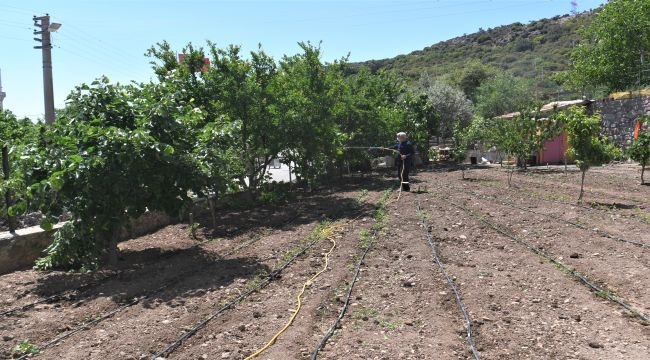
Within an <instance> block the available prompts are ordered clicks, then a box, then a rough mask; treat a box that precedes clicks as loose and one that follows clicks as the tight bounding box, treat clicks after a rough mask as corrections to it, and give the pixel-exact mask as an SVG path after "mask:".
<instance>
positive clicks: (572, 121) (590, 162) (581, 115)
mask: <svg viewBox="0 0 650 360" xmlns="http://www.w3.org/2000/svg"><path fill="white" fill-rule="evenodd" d="M557 117H558V118H560V119H562V121H563V122H564V123H565V124H566V125H565V128H566V131H567V134H568V140H569V149H568V150H567V155H569V156H570V157H572V158H573V159H575V162H576V165H577V166H578V168H579V169H580V171H581V172H582V176H581V179H580V195H579V196H578V202H581V201H582V196H583V194H584V183H585V174H586V173H587V170H589V168H591V167H592V166H600V165H602V164H604V163H607V162H609V161H610V160H611V158H612V151H611V147H610V146H608V143H607V139H606V138H601V137H599V134H600V131H601V125H600V117H599V116H598V115H597V114H596V115H591V116H589V115H586V113H585V108H584V107H571V108H569V109H568V110H565V111H563V112H562V113H561V114H558V115H557Z"/></svg>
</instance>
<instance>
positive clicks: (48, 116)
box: [33, 14, 60, 124]
mask: <svg viewBox="0 0 650 360" xmlns="http://www.w3.org/2000/svg"><path fill="white" fill-rule="evenodd" d="M33 20H34V26H37V27H40V30H34V34H35V35H38V34H40V35H41V38H40V39H38V38H34V40H36V41H39V42H41V45H40V46H34V49H41V51H42V53H43V100H44V103H45V123H46V124H53V123H54V86H53V85H52V41H51V36H50V32H51V31H54V30H56V29H58V26H60V24H56V25H57V27H56V28H54V27H52V29H51V28H50V27H51V25H53V24H50V16H49V15H48V14H45V16H38V17H37V16H34V18H33ZM38 21H40V24H39V23H38Z"/></svg>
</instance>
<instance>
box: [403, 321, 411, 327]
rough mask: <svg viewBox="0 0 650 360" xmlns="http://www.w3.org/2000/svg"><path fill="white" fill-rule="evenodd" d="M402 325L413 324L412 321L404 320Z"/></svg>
mask: <svg viewBox="0 0 650 360" xmlns="http://www.w3.org/2000/svg"><path fill="white" fill-rule="evenodd" d="M404 325H406V326H413V321H405V322H404Z"/></svg>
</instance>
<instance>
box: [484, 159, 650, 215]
mask: <svg viewBox="0 0 650 360" xmlns="http://www.w3.org/2000/svg"><path fill="white" fill-rule="evenodd" d="M491 170H493V171H499V170H498V169H491ZM595 174H597V173H595ZM528 182H532V183H535V181H531V180H529V181H528ZM536 184H537V183H536ZM598 193H600V195H606V193H604V192H602V191H598ZM617 198H618V199H619V200H627V201H631V202H635V203H637V204H645V202H644V201H643V200H638V199H634V198H629V197H624V196H617ZM549 201H556V202H559V203H562V204H568V205H576V204H571V203H567V202H563V201H558V200H549ZM578 206H582V207H585V208H590V207H588V206H584V205H578ZM591 209H593V208H591Z"/></svg>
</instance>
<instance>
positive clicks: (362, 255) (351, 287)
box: [311, 230, 377, 360]
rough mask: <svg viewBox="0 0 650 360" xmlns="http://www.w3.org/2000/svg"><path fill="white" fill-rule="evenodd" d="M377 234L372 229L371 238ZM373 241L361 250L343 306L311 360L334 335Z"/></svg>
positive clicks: (313, 359) (312, 359)
mask: <svg viewBox="0 0 650 360" xmlns="http://www.w3.org/2000/svg"><path fill="white" fill-rule="evenodd" d="M376 235H377V231H375V230H373V236H372V238H373V239H374V237H375V236H376ZM374 243H375V241H374V240H373V241H371V242H370V243H369V244H368V246H367V247H366V249H365V250H364V251H363V254H361V258H360V259H359V261H358V262H357V266H356V268H355V271H354V276H353V277H352V282H351V283H350V287H349V288H348V292H347V294H346V295H345V301H344V302H343V306H342V307H341V311H339V316H337V318H336V320H335V321H334V323H332V325H331V326H330V327H329V329H327V331H326V332H325V334H324V335H323V337H322V338H321V339H320V341H319V342H318V344H317V345H316V348H315V349H314V351H313V352H312V353H311V360H316V357H318V353H319V352H320V351H321V350H322V349H323V347H324V346H325V344H326V343H327V341H328V340H329V339H330V338H331V337H332V335H334V331H336V328H337V327H338V326H339V324H340V323H341V320H343V317H344V316H345V312H346V311H347V309H348V306H349V304H350V298H351V297H352V290H353V289H354V285H355V284H356V282H357V279H358V278H359V273H360V272H361V265H362V264H363V261H364V260H365V258H366V254H368V252H369V251H370V249H371V248H372V246H373V245H374Z"/></svg>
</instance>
